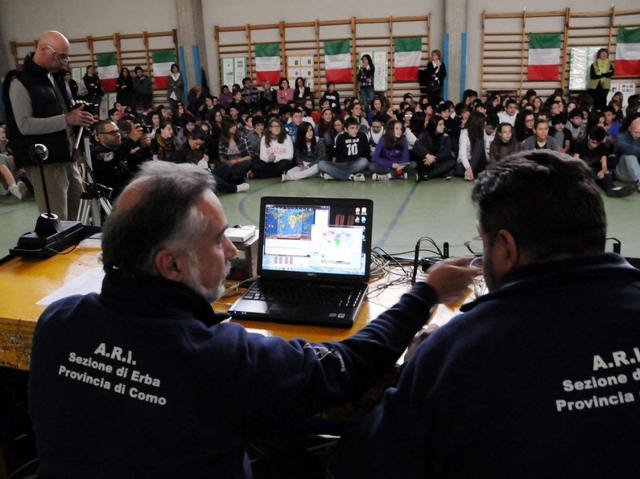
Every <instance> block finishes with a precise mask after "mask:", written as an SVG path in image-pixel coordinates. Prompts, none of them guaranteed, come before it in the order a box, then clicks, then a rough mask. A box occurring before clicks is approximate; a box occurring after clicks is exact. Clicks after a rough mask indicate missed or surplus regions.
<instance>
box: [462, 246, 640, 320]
mask: <svg viewBox="0 0 640 479" xmlns="http://www.w3.org/2000/svg"><path fill="white" fill-rule="evenodd" d="M611 275H616V276H619V275H630V276H635V278H636V280H638V281H640V270H638V269H636V268H634V267H632V266H631V265H630V264H629V263H628V262H627V261H626V260H625V259H624V258H623V257H622V256H620V255H617V254H615V253H603V254H600V255H597V256H590V257H581V258H569V259H563V260H558V261H549V262H544V263H536V264H530V265H527V266H522V267H520V268H516V269H514V270H512V271H509V272H508V273H507V274H505V275H504V276H503V277H502V278H501V279H500V281H499V282H498V284H497V285H496V288H495V289H494V290H493V291H492V292H490V293H489V294H486V295H483V296H480V297H479V298H477V299H476V300H475V301H472V302H470V303H467V304H465V305H463V306H462V307H461V308H460V311H462V312H467V311H470V310H471V309H473V308H475V307H476V306H477V305H479V304H481V303H484V302H486V301H490V300H494V299H499V298H506V297H510V296H515V295H519V294H522V293H523V292H530V291H532V290H534V289H537V288H542V287H545V288H548V287H553V285H558V287H560V286H561V285H562V284H566V283H567V282H570V281H575V280H579V279H584V278H585V277H606V276H611Z"/></svg>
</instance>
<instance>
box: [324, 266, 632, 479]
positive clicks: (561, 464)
mask: <svg viewBox="0 0 640 479" xmlns="http://www.w3.org/2000/svg"><path fill="white" fill-rule="evenodd" d="M462 309H463V310H464V311H465V313H464V314H461V315H459V316H458V317H456V318H454V319H453V320H452V321H451V322H449V323H448V324H447V325H445V326H444V327H442V328H440V329H439V330H438V331H436V333H435V334H433V336H431V337H430V338H429V339H428V340H427V341H425V342H424V343H423V344H422V345H421V346H420V347H419V348H418V350H417V352H416V354H415V355H414V357H413V358H412V359H411V360H410V361H409V363H408V364H407V366H406V369H405V370H404V371H403V372H402V374H401V377H400V380H399V384H398V387H397V388H391V389H389V390H387V392H386V393H385V395H384V400H383V402H382V404H381V405H379V406H378V407H376V408H375V409H374V411H373V412H372V413H371V414H370V415H368V416H367V417H365V418H364V419H363V420H362V422H361V423H360V424H359V425H358V427H357V428H356V430H355V431H353V433H352V434H351V435H350V436H349V437H348V438H344V439H343V443H342V444H341V446H340V449H339V451H338V452H337V454H336V456H335V458H334V464H333V465H332V472H333V475H334V477H335V478H336V479H337V478H340V479H342V478H353V477H366V478H403V479H406V478H436V477H437V478H461V477H469V478H474V479H476V478H514V477H518V478H559V477H562V478H580V479H585V478H594V479H595V478H603V477H606V478H630V477H639V476H640V455H639V454H638V451H639V450H640V434H638V431H639V430H640V395H639V392H640V368H639V366H640V271H638V270H637V269H634V268H631V267H630V266H629V265H628V264H627V263H626V262H625V261H624V260H623V259H622V258H620V257H619V256H617V255H614V254H603V255H601V256H598V257H594V258H589V259H574V260H566V261H559V262H553V263H548V264H540V265H536V266H531V267H525V268H522V269H520V270H519V271H514V272H513V273H512V274H509V275H506V276H505V277H504V278H503V280H502V281H501V284H500V285H498V288H497V289H496V290H495V292H492V293H490V294H487V295H485V296H482V297H480V298H479V299H478V300H476V301H475V302H473V303H470V304H469V305H466V307H463V308H462Z"/></svg>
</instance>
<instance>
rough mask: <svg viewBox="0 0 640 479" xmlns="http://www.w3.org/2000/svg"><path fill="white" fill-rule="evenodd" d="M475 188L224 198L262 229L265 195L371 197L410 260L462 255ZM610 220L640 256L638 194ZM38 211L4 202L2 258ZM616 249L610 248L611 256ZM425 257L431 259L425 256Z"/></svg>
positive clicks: (314, 185)
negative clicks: (416, 255)
mask: <svg viewBox="0 0 640 479" xmlns="http://www.w3.org/2000/svg"><path fill="white" fill-rule="evenodd" d="M471 187H472V184H471V183H469V182H465V181H463V180H462V179H459V178H453V179H451V180H449V181H445V180H430V181H428V182H424V183H419V184H416V183H414V182H413V181H411V180H406V181H400V180H396V181H378V182H376V181H371V179H370V178H367V181H366V182H364V183H352V182H349V183H341V182H337V181H325V180H323V179H320V178H313V179H307V180H302V181H298V182H294V181H290V182H286V183H282V182H281V181H280V180H279V179H269V180H252V181H251V189H250V190H249V191H248V192H246V193H238V194H231V195H221V197H220V199H221V201H222V204H223V206H224V209H225V212H226V215H227V219H228V221H229V225H230V226H235V225H258V224H259V218H258V214H259V205H260V198H261V197H263V196H270V195H273V196H330V197H351V198H371V199H372V200H373V201H374V215H373V226H374V227H373V245H374V246H378V247H381V248H383V249H384V250H385V251H386V252H388V253H390V254H401V253H404V254H405V255H408V256H412V255H413V250H414V248H415V245H416V241H417V240H418V238H420V237H422V236H429V237H431V238H433V239H434V240H435V242H436V243H437V244H438V245H439V246H440V247H442V244H443V243H444V242H445V241H447V242H449V244H450V250H451V255H459V254H464V252H465V251H466V249H465V248H464V245H463V243H464V242H465V241H467V240H469V239H471V238H473V237H475V236H476V235H477V232H476V228H475V222H476V219H475V211H474V207H473V205H472V204H471V200H470V199H469V197H470V192H471ZM604 201H605V205H606V210H607V216H608V220H609V229H608V236H613V237H616V238H618V239H619V240H620V241H621V242H622V254H623V255H624V256H632V257H640V235H639V232H640V228H639V225H638V223H639V220H640V194H634V195H633V196H630V197H628V198H622V199H617V198H606V197H605V198H604ZM36 218H37V209H36V206H35V202H34V200H33V196H29V197H28V198H27V199H26V200H24V201H18V200H17V199H15V198H14V197H13V196H6V197H0V258H1V257H4V256H5V255H6V254H8V252H9V248H11V247H12V246H14V245H15V244H16V241H17V239H18V237H19V236H20V235H21V234H23V233H25V232H27V231H30V230H32V229H33V228H34V226H35V221H36ZM611 250H612V244H611V242H609V243H608V244H607V251H611ZM424 255H425V256H430V254H429V253H425V254H424Z"/></svg>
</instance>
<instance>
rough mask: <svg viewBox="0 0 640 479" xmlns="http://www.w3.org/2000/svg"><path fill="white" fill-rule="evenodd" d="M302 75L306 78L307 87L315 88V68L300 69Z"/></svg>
mask: <svg viewBox="0 0 640 479" xmlns="http://www.w3.org/2000/svg"><path fill="white" fill-rule="evenodd" d="M300 76H301V77H302V78H304V80H305V84H306V86H307V87H309V90H313V86H314V81H313V68H303V69H302V70H300Z"/></svg>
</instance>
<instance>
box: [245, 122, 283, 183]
mask: <svg viewBox="0 0 640 479" xmlns="http://www.w3.org/2000/svg"><path fill="white" fill-rule="evenodd" d="M268 125H269V128H268V131H267V132H266V133H265V134H264V136H263V137H262V140H261V141H260V159H258V160H253V162H252V163H253V165H252V167H251V169H252V170H253V175H251V178H277V177H279V176H282V174H283V173H284V172H285V171H287V170H289V169H291V167H292V166H293V161H292V160H293V143H292V142H291V138H289V135H287V132H286V131H285V129H284V128H283V126H282V122H281V121H280V120H279V119H277V118H275V117H274V118H271V119H270V120H269V123H268Z"/></svg>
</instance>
